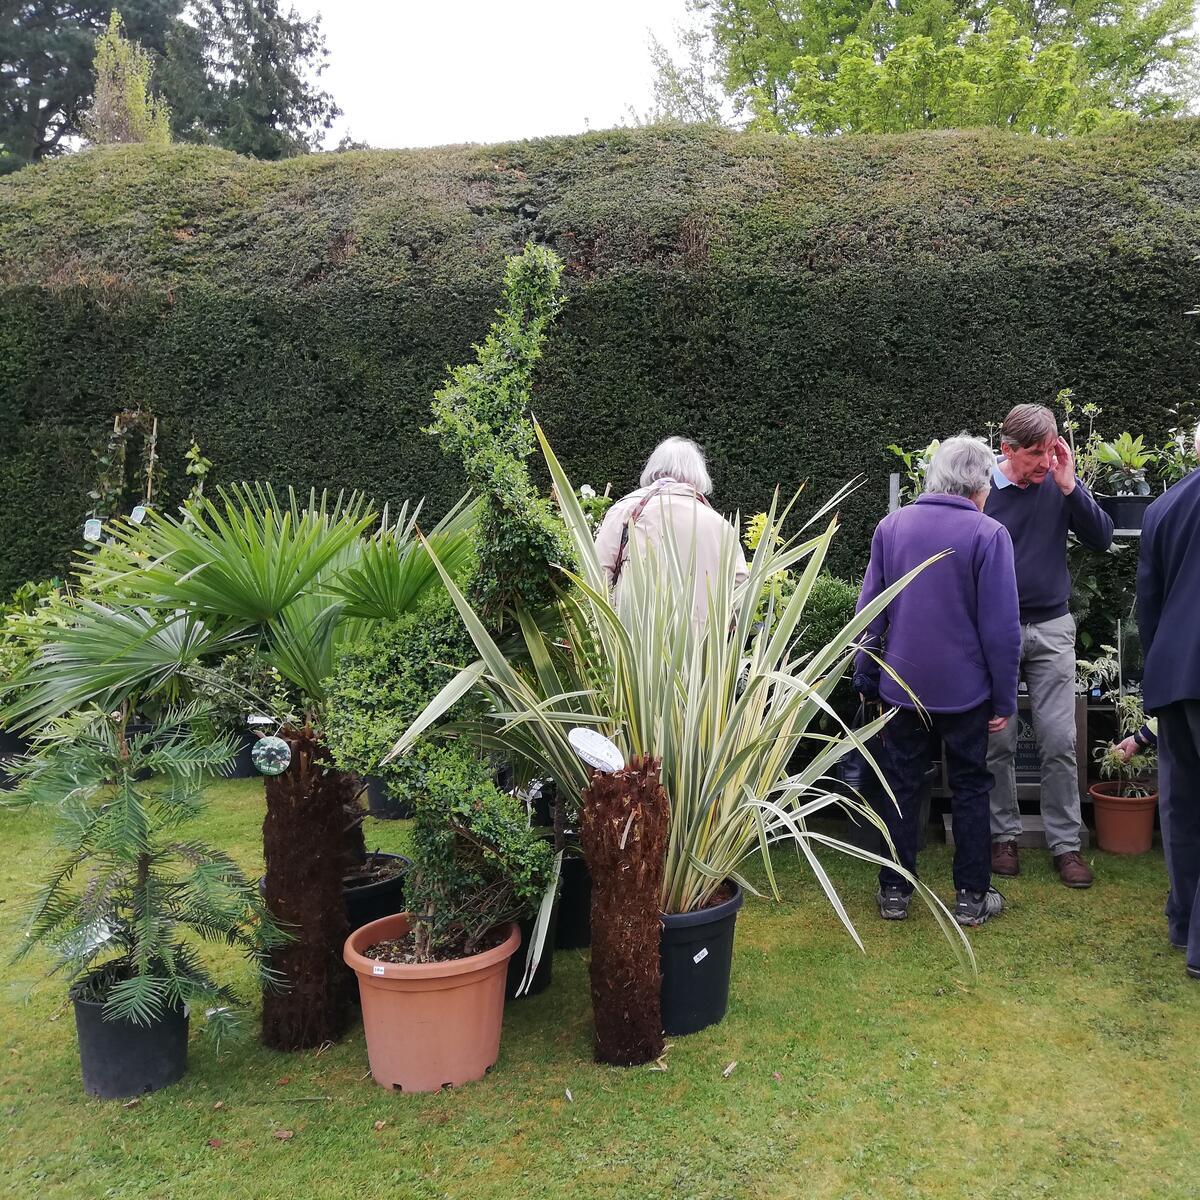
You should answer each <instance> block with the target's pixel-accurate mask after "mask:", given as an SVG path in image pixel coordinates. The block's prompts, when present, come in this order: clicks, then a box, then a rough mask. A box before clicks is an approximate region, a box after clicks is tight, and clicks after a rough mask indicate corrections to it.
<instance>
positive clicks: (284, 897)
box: [7, 484, 473, 1049]
mask: <svg viewBox="0 0 1200 1200" xmlns="http://www.w3.org/2000/svg"><path fill="white" fill-rule="evenodd" d="M417 516H418V514H417V513H416V512H413V513H411V514H410V513H409V512H408V511H407V509H403V510H401V512H400V513H399V515H398V516H397V517H396V518H395V519H392V518H391V517H390V516H389V514H388V511H387V509H386V508H385V509H384V510H383V512H382V513H381V514H377V513H376V512H375V511H374V509H373V508H372V506H371V505H370V503H369V502H368V501H367V500H365V499H364V498H362V497H359V496H351V497H349V498H346V499H342V498H339V499H337V500H335V501H330V500H329V499H328V498H327V497H325V496H319V497H318V496H316V495H310V496H309V497H308V499H307V502H304V501H301V499H300V498H299V497H297V496H296V495H295V494H294V493H290V492H289V494H288V496H287V497H286V498H285V499H281V498H279V497H277V496H276V495H275V493H274V492H273V491H272V490H271V488H270V487H268V486H266V485H261V484H259V485H243V486H236V487H232V488H229V489H224V490H221V491H218V492H217V493H216V494H215V495H212V496H210V495H208V494H206V495H205V496H203V497H202V498H200V499H199V500H195V501H192V502H189V504H188V505H187V506H186V507H185V509H184V510H183V511H182V512H181V513H179V514H178V515H175V514H169V513H160V512H157V511H154V510H151V511H149V512H148V513H147V515H146V518H145V520H144V522H143V523H142V524H140V525H137V524H134V523H132V522H129V521H118V522H114V523H113V524H112V525H111V527H110V533H111V538H110V540H109V541H108V542H107V543H106V544H105V545H104V546H102V547H101V548H100V549H99V550H98V551H97V552H96V553H95V554H94V555H93V556H91V557H90V558H88V559H86V560H85V561H84V562H83V563H82V565H81V568H80V572H79V589H78V592H79V596H78V600H77V602H76V603H75V604H74V605H73V608H72V611H71V613H70V619H69V621H67V622H66V623H65V626H64V627H61V628H58V627H56V628H53V629H50V630H47V631H45V634H44V640H43V644H42V647H41V650H40V654H39V657H38V659H37V660H36V661H35V662H34V663H33V665H32V667H31V668H30V670H29V671H28V672H27V673H26V674H27V677H26V678H25V680H24V681H23V682H21V684H20V686H19V687H18V688H17V689H15V694H14V696H13V698H12V699H11V700H10V705H9V712H8V714H7V716H8V717H10V718H12V719H15V720H16V721H18V722H20V723H23V724H24V725H25V726H27V727H32V728H36V727H37V726H38V725H39V724H43V723H45V722H46V721H48V720H51V719H53V718H55V717H58V716H61V715H63V714H64V713H66V712H69V711H71V710H73V709H75V708H78V707H81V706H83V705H86V704H89V703H99V704H101V705H102V706H103V707H105V708H112V707H114V706H115V704H116V703H117V702H119V701H122V700H125V699H127V698H129V697H130V696H131V695H133V694H134V693H135V692H136V693H139V694H140V695H141V696H142V697H143V698H150V699H154V700H155V701H161V700H162V699H163V698H168V699H169V698H171V697H172V696H178V695H188V694H192V693H193V692H194V690H195V689H199V688H204V687H210V686H211V685H212V684H213V681H214V675H213V670H212V668H213V667H214V665H215V664H219V663H220V661H221V659H222V658H223V657H225V656H226V655H228V654H230V653H231V652H232V651H234V650H237V649H238V648H239V647H242V646H245V645H246V644H249V645H250V646H251V647H252V648H253V651H254V653H255V655H256V656H257V657H258V659H259V660H260V661H261V662H262V663H263V664H265V666H266V667H268V668H269V669H270V670H272V671H274V672H277V673H278V675H279V676H280V677H281V678H282V680H283V681H284V682H285V683H286V684H287V685H288V688H289V690H290V693H291V694H292V695H293V696H294V697H296V706H295V708H294V709H293V710H292V711H289V712H283V713H275V714H273V715H274V716H275V717H276V719H277V720H278V722H279V728H278V736H279V737H280V738H282V739H283V740H284V741H285V742H286V743H287V748H288V763H287V767H286V769H285V770H284V771H283V772H282V773H281V774H279V775H275V776H272V777H268V779H267V781H266V788H265V790H266V819H265V821H264V824H263V851H264V860H265V863H266V877H265V878H266V884H265V887H266V899H267V904H268V907H269V909H270V910H271V912H272V913H273V914H274V915H275V917H276V919H277V920H278V921H280V922H281V923H282V924H285V925H286V926H287V927H288V928H289V930H291V931H292V932H293V933H294V935H295V936H294V938H293V939H292V940H290V941H289V942H287V943H286V944H282V945H279V946H276V947H274V948H273V949H272V968H273V969H274V970H275V971H276V973H277V974H278V975H279V976H280V977H281V978H282V979H283V980H284V981H285V985H286V986H285V987H283V988H280V989H272V990H268V991H266V992H265V993H264V996H263V1040H264V1041H265V1042H266V1043H267V1044H268V1045H269V1046H272V1047H273V1048H275V1049H299V1048H302V1047H306V1046H315V1045H320V1044H322V1043H323V1042H326V1041H332V1040H334V1039H336V1038H338V1037H340V1036H341V1034H342V1032H343V1031H344V1029H345V1026H346V1023H347V1022H348V1020H349V1018H350V1014H351V1006H350V1004H349V1001H350V999H351V997H352V987H353V979H352V977H350V976H349V974H348V973H347V972H346V970H345V968H344V966H343V964H342V961H341V948H342V943H343V942H344V940H345V937H346V933H347V931H348V924H347V915H346V910H345V906H344V904H343V880H344V879H345V877H346V876H347V875H358V874H361V868H362V866H363V864H364V862H365V859H366V847H365V844H364V841H363V834H362V829H361V821H362V816H363V811H362V807H361V804H360V802H359V795H360V793H361V791H362V783H361V781H360V780H359V779H358V778H357V776H355V775H353V774H349V773H347V772H345V771H341V770H339V769H338V768H337V766H336V764H335V763H334V762H333V760H332V758H331V756H330V753H329V750H328V747H327V745H326V742H325V737H324V702H325V697H326V690H327V681H328V679H329V678H330V676H331V675H332V674H333V673H334V663H335V660H336V655H337V652H338V649H339V647H340V646H342V645H344V644H347V643H349V642H351V641H353V640H354V639H355V638H356V637H359V636H361V634H362V632H363V630H364V629H366V628H368V627H369V626H370V625H371V624H372V623H374V622H379V621H386V620H394V619H396V618H397V617H399V616H400V615H402V614H403V613H404V612H406V611H408V610H409V609H410V608H413V607H415V606H416V605H417V604H418V603H419V602H420V600H421V598H422V596H423V595H424V594H425V593H426V592H427V591H428V590H429V589H430V588H435V589H436V588H439V587H440V586H441V585H440V582H439V578H438V572H437V570H436V569H435V568H434V566H433V565H432V563H431V561H430V559H429V554H428V550H427V545H436V546H440V548H441V551H442V553H443V555H444V556H446V557H447V558H448V559H449V561H450V563H451V566H450V570H451V571H452V572H453V571H454V569H455V566H454V564H456V563H459V562H461V561H462V560H463V558H464V557H465V555H466V554H467V552H468V550H469V542H470V528H471V523H472V519H473V514H472V511H471V510H470V509H468V508H465V507H463V506H460V507H458V508H457V509H455V510H454V511H452V512H451V513H450V514H448V515H447V517H446V518H444V519H443V520H442V521H441V522H439V523H438V525H436V526H435V527H434V528H433V529H432V530H431V531H430V533H429V536H428V539H427V540H426V541H418V539H417V537H416V532H417V524H416V522H417ZM443 569H444V568H443ZM218 675H219V673H218ZM249 702H250V703H251V704H252V706H253V707H254V708H259V707H260V702H261V703H266V701H264V700H263V699H262V698H261V697H252V698H250V701H249Z"/></svg>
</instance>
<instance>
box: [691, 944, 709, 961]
mask: <svg viewBox="0 0 1200 1200" xmlns="http://www.w3.org/2000/svg"><path fill="white" fill-rule="evenodd" d="M707 957H708V947H707V946H704V947H703V948H702V949H701V950H700V951H699V952H698V953H696V954H693V955H692V962H694V963H702V962H703V961H704V960H705V959H706V958H707Z"/></svg>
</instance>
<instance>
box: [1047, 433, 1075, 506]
mask: <svg viewBox="0 0 1200 1200" xmlns="http://www.w3.org/2000/svg"><path fill="white" fill-rule="evenodd" d="M1050 473H1051V474H1052V475H1053V476H1054V482H1055V483H1057V484H1058V490H1059V491H1060V492H1062V494H1063V495H1064V496H1069V495H1070V494H1071V493H1072V492H1073V491H1074V490H1075V455H1074V454H1072V453H1071V447H1070V444H1069V443H1068V442H1067V439H1066V438H1064V437H1060V438H1058V439H1057V440H1056V441H1055V443H1054V453H1053V454H1052V455H1051V457H1050Z"/></svg>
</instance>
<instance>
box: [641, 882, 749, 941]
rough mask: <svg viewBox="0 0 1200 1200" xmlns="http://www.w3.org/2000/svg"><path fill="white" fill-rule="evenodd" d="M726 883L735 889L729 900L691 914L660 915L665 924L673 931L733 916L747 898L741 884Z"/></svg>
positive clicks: (698, 909)
mask: <svg viewBox="0 0 1200 1200" xmlns="http://www.w3.org/2000/svg"><path fill="white" fill-rule="evenodd" d="M725 883H726V884H728V885H729V886H730V887H731V888H733V895H732V896H730V897H729V899H728V900H725V901H723V902H722V903H720V904H714V905H713V906H712V907H710V908H697V909H693V910H692V911H691V912H682V913H659V914H658V915H659V917H660V919H661V920H662V922H663V924H664V925H667V924H669V925H670V926H671V928H672V929H687V928H688V926H690V925H707V924H709V922H711V921H721V920H723V919H724V918H725V917H728V916H732V915H733V914H734V913H735V912H737V910H738V909H739V908H741V907H742V902H743V901H744V900H745V898H746V897H745V894H744V893H743V891H742V889H741V885H740V884H737V883H735V882H734V881H733V880H732V879H727V880H725Z"/></svg>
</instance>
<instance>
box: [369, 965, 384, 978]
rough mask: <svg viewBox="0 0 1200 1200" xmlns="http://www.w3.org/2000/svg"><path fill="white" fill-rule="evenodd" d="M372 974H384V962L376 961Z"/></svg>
mask: <svg viewBox="0 0 1200 1200" xmlns="http://www.w3.org/2000/svg"><path fill="white" fill-rule="evenodd" d="M371 974H372V975H382V974H383V963H376V964H375V965H374V966H373V967H372V968H371Z"/></svg>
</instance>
